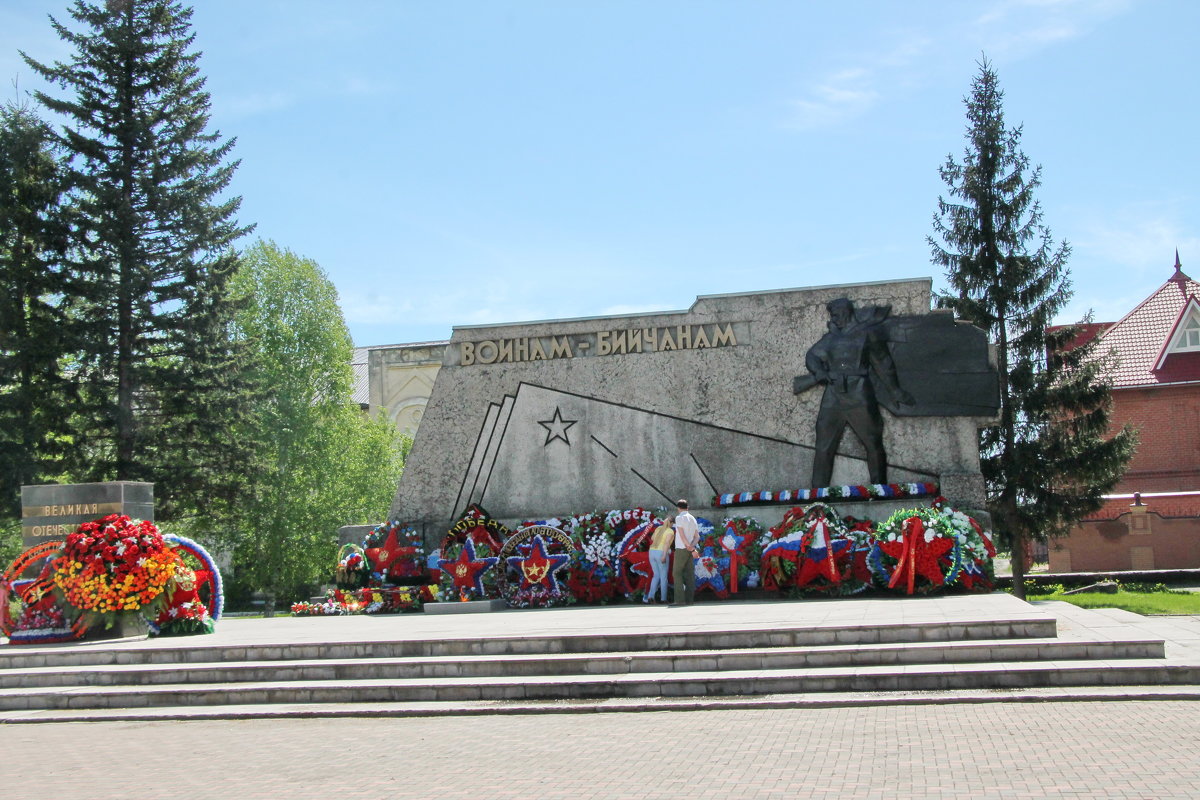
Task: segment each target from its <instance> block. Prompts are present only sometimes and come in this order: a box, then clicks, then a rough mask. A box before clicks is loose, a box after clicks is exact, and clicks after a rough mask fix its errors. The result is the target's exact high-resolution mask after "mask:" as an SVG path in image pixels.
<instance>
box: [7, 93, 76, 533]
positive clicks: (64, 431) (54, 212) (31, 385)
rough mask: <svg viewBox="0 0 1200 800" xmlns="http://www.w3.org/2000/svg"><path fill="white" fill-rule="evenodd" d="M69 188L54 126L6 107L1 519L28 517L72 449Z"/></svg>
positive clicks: (24, 110)
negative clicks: (25, 496)
mask: <svg viewBox="0 0 1200 800" xmlns="http://www.w3.org/2000/svg"><path fill="white" fill-rule="evenodd" d="M67 180H68V179H67V175H66V169H65V165H64V164H63V163H62V161H61V159H60V158H59V157H58V154H57V153H56V151H55V146H54V143H53V140H52V134H51V131H50V128H49V126H47V125H46V124H45V123H44V122H43V121H42V120H41V119H39V118H38V117H37V115H36V114H35V113H34V112H33V110H32V109H30V108H29V107H28V106H25V105H17V104H9V105H7V106H5V107H3V108H0V493H2V496H0V517H9V518H11V519H16V518H19V516H20V488H21V486H22V485H23V484H32V483H36V482H39V481H41V480H44V479H45V478H47V477H48V476H50V475H52V474H53V473H54V472H56V471H57V470H58V469H59V468H60V465H59V462H58V460H57V457H58V456H60V455H61V454H62V451H63V449H64V447H65V446H66V444H67V435H68V430H69V429H68V427H67V424H66V423H67V415H66V414H65V413H64V409H66V408H69V407H70V404H71V400H72V394H71V392H70V382H69V380H68V379H67V377H66V375H65V374H64V370H65V369H66V368H67V366H68V364H69V362H68V358H67V356H68V354H70V353H71V352H72V351H73V349H74V347H75V344H74V342H73V341H72V333H73V329H72V325H71V320H70V317H69V315H68V313H67V306H66V301H67V300H69V298H70V297H71V296H72V295H73V293H74V289H73V286H72V283H71V278H70V275H69V274H67V272H66V271H65V270H64V269H63V268H62V259H63V256H64V255H65V253H66V251H67V247H68V242H69V240H70V236H69V234H70V228H71V226H70V222H69V213H68V210H67V208H66V205H65V201H66V192H67V188H68V184H67Z"/></svg>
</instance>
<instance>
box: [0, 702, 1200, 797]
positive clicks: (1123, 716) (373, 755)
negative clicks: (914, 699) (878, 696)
mask: <svg viewBox="0 0 1200 800" xmlns="http://www.w3.org/2000/svg"><path fill="white" fill-rule="evenodd" d="M0 733H2V734H3V744H2V746H0V749H2V753H0V759H2V760H0V777H2V778H3V786H4V795H5V796H6V797H14V798H15V797H54V798H63V799H64V800H74V799H75V798H79V799H81V800H104V798H123V800H141V799H142V798H155V799H156V800H157V799H158V798H163V797H171V798H195V799H196V800H204V799H205V798H233V799H234V800H260V799H265V798H270V799H271V800H276V799H277V798H287V800H307V798H314V800H315V799H316V798H321V799H322V800H323V799H324V798H336V799H337V800H355V799H356V798H385V797H386V798H400V799H404V798H438V800H453V799H454V798H472V800H477V799H478V798H499V799H506V798H531V797H546V798H560V797H561V798H568V797H569V798H576V799H577V800H589V799H590V798H606V800H607V799H612V798H652V799H657V798H680V797H689V798H720V799H721V800H731V798H742V797H752V798H788V799H789V800H791V798H814V799H815V800H833V798H838V799H839V800H860V799H865V798H872V799H873V798H879V799H880V800H883V798H887V800H901V799H903V798H933V799H935V800H936V799H939V798H960V797H972V798H1005V800H1013V799H1014V798H1017V799H1020V798H1120V799H1121V800H1130V799H1134V798H1136V799H1139V800H1141V799H1146V798H1154V800H1166V799H1168V798H1180V799H1181V800H1182V799H1183V798H1187V800H1193V799H1194V798H1198V797H1200V757H1198V756H1200V752H1198V750H1200V706H1198V705H1197V704H1196V703H1193V702H1150V701H1147V702H1141V701H1125V702H1090V703H1089V702H1081V703H1037V704H1034V703H1024V704H1006V703H989V704H981V705H947V706H932V707H926V706H905V707H898V708H897V707H892V708H832V709H817V710H809V709H786V710H752V711H700V712H647V713H630V714H579V715H573V714H567V715H550V716H491V717H435V718H425V719H319V720H318V719H281V720H245V721H190V722H142V723H60V724H44V725H11V726H0Z"/></svg>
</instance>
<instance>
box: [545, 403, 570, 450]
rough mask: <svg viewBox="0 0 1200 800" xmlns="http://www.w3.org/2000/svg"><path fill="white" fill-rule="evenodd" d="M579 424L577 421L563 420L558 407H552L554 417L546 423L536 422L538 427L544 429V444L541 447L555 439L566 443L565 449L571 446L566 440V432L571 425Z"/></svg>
mask: <svg viewBox="0 0 1200 800" xmlns="http://www.w3.org/2000/svg"><path fill="white" fill-rule="evenodd" d="M576 422H579V420H577V419H563V417H562V411H561V410H560V409H559V407H558V406H555V407H554V416H553V417H551V418H550V419H548V420H546V421H544V422H543V421H541V420H538V425H541V426H542V427H543V428H545V429H546V442H545V444H543V445H542V447H545V446H546V445H549V444H550V443H551V442H553V441H554V440H555V439H562V440H563V441H564V442H566V443H567V447H570V446H571V440H570V439H568V438H567V431H568V430H569V429H570V427H571V426H572V425H574V424H575V423H576Z"/></svg>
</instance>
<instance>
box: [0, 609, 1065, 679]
mask: <svg viewBox="0 0 1200 800" xmlns="http://www.w3.org/2000/svg"><path fill="white" fill-rule="evenodd" d="M1055 635H1056V622H1055V620H1054V619H1053V618H1052V617H1050V618H1028V617H1018V618H1011V619H1008V618H1000V619H979V620H965V621H955V622H952V623H948V622H911V623H905V622H892V623H882V624H861V625H797V626H784V627H776V628H771V629H761V628H758V629H745V628H742V629H719V630H684V631H666V632H664V631H635V632H628V633H619V632H612V631H601V632H596V633H570V634H564V635H561V636H560V635H529V636H476V637H471V638H446V639H415V638H414V639H401V640H378V641H354V642H293V643H277V644H261V645H260V644H246V645H206V644H205V642H204V641H203V638H204V637H187V638H183V639H179V640H177V643H175V642H170V641H168V640H156V641H154V642H151V643H150V644H151V645H152V646H149V647H147V646H145V645H146V643H145V642H128V643H124V644H121V645H117V646H107V647H100V646H95V645H88V644H73V645H63V646H57V647H42V648H36V647H31V648H24V647H20V648H18V647H12V648H4V649H3V651H0V673H2V672H4V671H7V670H18V669H33V668H41V667H80V666H98V665H109V664H121V665H128V664H187V663H190V664H209V663H214V662H247V661H291V660H308V661H311V660H316V659H327V658H332V659H370V658H446V657H462V656H489V655H493V656H507V655H514V654H524V655H540V654H547V653H598V652H603V653H628V652H637V651H655V650H657V651H675V650H727V649H736V648H761V647H816V646H825V645H834V644H842V645H851V644H885V643H901V642H951V641H962V640H975V641H978V640H995V639H1033V638H1053V637H1054V636H1055Z"/></svg>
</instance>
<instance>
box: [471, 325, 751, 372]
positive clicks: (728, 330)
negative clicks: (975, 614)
mask: <svg viewBox="0 0 1200 800" xmlns="http://www.w3.org/2000/svg"><path fill="white" fill-rule="evenodd" d="M734 324H735V323H730V322H726V323H720V322H717V323H706V324H702V325H675V326H672V327H662V328H629V329H618V330H607V331H596V332H595V333H581V334H574V335H569V336H559V335H551V336H523V337H517V338H511V339H482V340H480V341H476V342H459V343H458V347H459V351H458V352H459V366H463V367H470V366H473V365H476V364H516V363H521V362H528V361H552V360H555V359H560V358H579V357H582V356H621V355H631V354H639V353H666V352H671V351H677V350H705V349H710V348H715V347H736V346H737V345H738V344H740V342H738V337H737V333H736V332H735V331H734V327H733V326H734ZM737 324H742V323H737Z"/></svg>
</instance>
